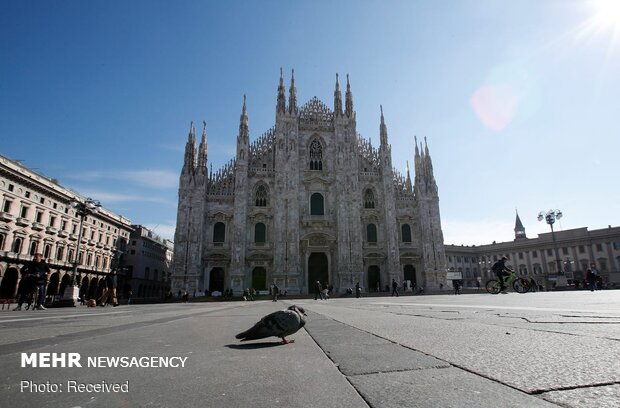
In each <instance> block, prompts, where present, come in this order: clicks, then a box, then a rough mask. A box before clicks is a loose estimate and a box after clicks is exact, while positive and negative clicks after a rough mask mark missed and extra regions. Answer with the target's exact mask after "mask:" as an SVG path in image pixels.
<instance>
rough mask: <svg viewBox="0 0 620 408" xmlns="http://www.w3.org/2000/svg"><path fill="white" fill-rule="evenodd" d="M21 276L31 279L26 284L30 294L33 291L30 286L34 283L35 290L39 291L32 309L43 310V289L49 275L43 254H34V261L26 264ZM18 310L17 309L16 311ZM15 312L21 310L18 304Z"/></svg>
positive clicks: (48, 268)
mask: <svg viewBox="0 0 620 408" xmlns="http://www.w3.org/2000/svg"><path fill="white" fill-rule="evenodd" d="M21 273H22V276H29V277H30V278H29V279H31V280H30V281H29V283H27V285H28V287H27V288H26V289H29V290H30V292H29V293H28V295H29V294H31V293H32V291H33V290H34V289H31V287H30V285H31V284H33V283H34V286H35V289H37V290H38V291H39V293H38V294H37V299H36V300H35V303H34V308H35V309H37V310H45V306H44V305H45V287H46V286H47V278H48V275H49V273H50V267H49V266H47V263H45V261H44V260H43V254H35V255H34V259H33V260H32V261H30V262H28V263H27V264H26V265H24V267H23V268H22V270H21ZM18 308H19V309H18ZM16 309H17V310H20V309H21V304H20V303H18V306H17V308H16Z"/></svg>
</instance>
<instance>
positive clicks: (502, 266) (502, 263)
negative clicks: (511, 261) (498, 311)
mask: <svg viewBox="0 0 620 408" xmlns="http://www.w3.org/2000/svg"><path fill="white" fill-rule="evenodd" d="M507 260H508V258H506V257H505V256H502V258H501V259H500V260H499V261H497V262H495V263H494V264H493V266H492V267H491V270H492V271H493V272H495V274H496V275H497V279H498V280H499V285H500V293H503V294H507V293H508V292H506V285H505V284H504V276H509V275H510V274H511V273H512V269H509V268H507V267H506V261H507Z"/></svg>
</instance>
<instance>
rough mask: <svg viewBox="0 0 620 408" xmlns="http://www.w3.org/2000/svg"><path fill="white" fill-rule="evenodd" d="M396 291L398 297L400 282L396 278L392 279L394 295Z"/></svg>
mask: <svg viewBox="0 0 620 408" xmlns="http://www.w3.org/2000/svg"><path fill="white" fill-rule="evenodd" d="M394 293H396V297H398V283H396V281H395V280H394V279H392V296H394Z"/></svg>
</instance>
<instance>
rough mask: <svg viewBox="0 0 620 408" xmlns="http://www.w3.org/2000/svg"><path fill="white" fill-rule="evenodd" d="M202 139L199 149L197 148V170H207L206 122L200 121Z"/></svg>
mask: <svg viewBox="0 0 620 408" xmlns="http://www.w3.org/2000/svg"><path fill="white" fill-rule="evenodd" d="M202 124H203V128H202V138H201V139H200V147H199V148H198V168H199V169H201V170H206V169H207V150H208V149H207V122H206V121H204V120H203V121H202Z"/></svg>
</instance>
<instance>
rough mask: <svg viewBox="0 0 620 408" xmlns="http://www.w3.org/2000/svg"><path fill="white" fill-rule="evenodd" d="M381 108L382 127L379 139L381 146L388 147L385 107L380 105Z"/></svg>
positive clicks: (380, 127)
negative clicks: (384, 115) (384, 116)
mask: <svg viewBox="0 0 620 408" xmlns="http://www.w3.org/2000/svg"><path fill="white" fill-rule="evenodd" d="M379 106H380V108H381V125H380V126H379V137H380V139H381V146H383V147H387V146H388V139H387V127H386V126H385V119H384V118H383V105H379Z"/></svg>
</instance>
